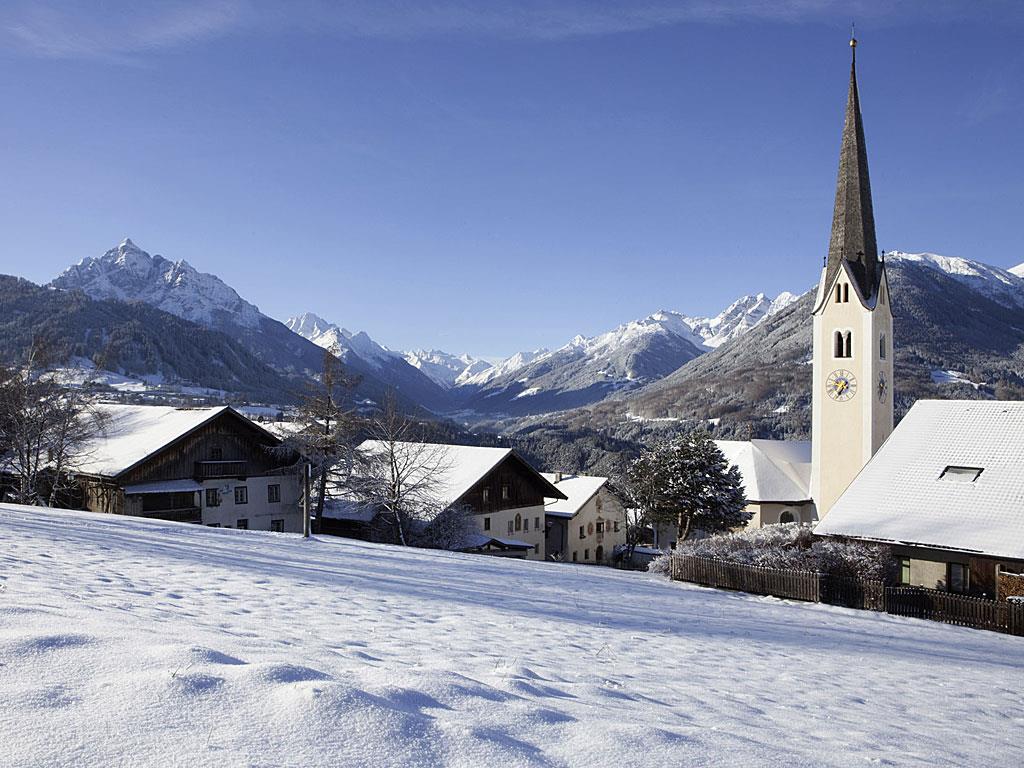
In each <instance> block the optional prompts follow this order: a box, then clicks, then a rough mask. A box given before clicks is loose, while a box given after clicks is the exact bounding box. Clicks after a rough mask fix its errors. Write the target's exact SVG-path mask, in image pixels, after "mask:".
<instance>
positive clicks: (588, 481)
mask: <svg viewBox="0 0 1024 768" xmlns="http://www.w3.org/2000/svg"><path fill="white" fill-rule="evenodd" d="M541 474H542V475H543V476H544V478H545V479H546V480H547V481H548V482H550V483H552V484H553V485H554V486H555V487H556V488H558V490H560V491H561V492H562V493H564V494H565V495H566V496H568V497H569V498H568V499H544V514H547V515H552V514H553V515H558V516H564V517H572V516H573V515H575V514H576V513H577V512H579V511H580V509H582V508H583V505H584V504H586V503H587V502H588V501H590V499H591V498H592V497H593V496H594V494H595V493H597V492H598V491H599V490H601V488H602V487H603V486H604V484H605V483H607V482H608V478H607V477H591V476H588V475H562V479H561V480H556V478H557V477H558V475H556V474H555V473H553V472H542V473H541Z"/></svg>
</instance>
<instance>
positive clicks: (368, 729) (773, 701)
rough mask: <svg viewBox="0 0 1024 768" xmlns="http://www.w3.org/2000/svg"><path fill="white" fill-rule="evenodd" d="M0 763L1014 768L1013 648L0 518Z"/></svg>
mask: <svg viewBox="0 0 1024 768" xmlns="http://www.w3.org/2000/svg"><path fill="white" fill-rule="evenodd" d="M0 584H2V585H3V587H4V589H3V590H0V733H2V734H3V739H2V740H0V766H3V768H21V767H22V766H32V767H33V768H35V767H36V766H69V765H73V766H85V767H86V768H89V767H91V766H103V767H104V768H106V767H107V766H160V768H164V767H165V766H188V767H189V768H194V767H195V766H218V767H220V766H261V767H262V766H381V767H382V768H383V767H384V766H387V767H389V768H390V767H392V766H424V767H426V766H452V767H454V768H462V767H463V766H465V768H477V767H478V766H483V765H495V764H496V765H501V766H502V768H518V767H519V766H543V767H551V768H561V767H562V766H603V765H616V766H645V767H646V766H666V767H671V768H680V766H720V765H729V766H770V767H776V766H777V767H779V768H781V767H782V766H785V767H786V768H790V767H792V766H861V765H865V764H886V765H898V766H935V765H971V766H975V765H1000V764H1003V765H1016V764H1019V758H1020V738H1019V734H1020V732H1021V728H1022V727H1024V694H1022V691H1024V653H1022V650H1024V645H1022V642H1024V641H1021V640H1020V639H1019V638H1015V637H1009V636H1006V635H1000V634H996V633H984V632H974V631H972V630H967V629H963V628H959V627H950V626H945V625H942V624H936V623H929V622H922V621H917V620H914V619H906V618H902V617H894V616H889V615H886V614H884V613H875V612H869V611H851V610H847V609H841V608H834V607H831V606H827V605H821V604H814V603H806V602H792V603H791V602H786V601H781V600H777V599H775V598H767V597H754V596H750V595H745V594H742V593H739V592H722V591H715V590H707V589H702V588H698V587H694V586H691V585H689V584H685V583H681V582H672V581H669V580H667V579H663V578H658V577H654V576H650V575H646V574H639V573H631V572H621V571H616V570H613V569H610V568H597V567H586V566H573V565H570V564H560V563H540V562H522V561H510V560H505V559H501V558H487V557H479V556H472V555H462V554H453V553H443V552H429V551H423V550H409V549H401V548H396V547H387V546H380V545H373V544H366V543H363V542H357V541H346V540H342V539H330V538H326V537H325V538H313V539H310V540H303V539H301V538H300V537H298V536H297V535H291V534H272V533H269V532H267V533H262V532H257V531H238V530H230V529H209V528H203V527H199V526H189V525H185V524H176V523H167V522H161V521H151V520H143V519H138V518H127V517H114V516H103V515H92V514H88V513H75V512H65V511H56V510H54V511H51V510H41V509H33V508H24V507H21V508H19V507H10V506H0Z"/></svg>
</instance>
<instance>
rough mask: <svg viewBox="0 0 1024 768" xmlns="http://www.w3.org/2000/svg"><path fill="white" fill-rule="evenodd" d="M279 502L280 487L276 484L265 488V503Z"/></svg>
mask: <svg viewBox="0 0 1024 768" xmlns="http://www.w3.org/2000/svg"><path fill="white" fill-rule="evenodd" d="M280 501H281V486H280V485H278V484H277V483H274V484H273V485H268V486H267V503H268V504H277V503H278V502H280Z"/></svg>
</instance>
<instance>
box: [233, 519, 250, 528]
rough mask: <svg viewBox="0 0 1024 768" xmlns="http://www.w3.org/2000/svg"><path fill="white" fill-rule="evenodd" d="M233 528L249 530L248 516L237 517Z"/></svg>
mask: <svg viewBox="0 0 1024 768" xmlns="http://www.w3.org/2000/svg"><path fill="white" fill-rule="evenodd" d="M235 528H238V529H240V530H243V531H247V530H249V518H247V517H240V518H238V520H237V522H236V523H235Z"/></svg>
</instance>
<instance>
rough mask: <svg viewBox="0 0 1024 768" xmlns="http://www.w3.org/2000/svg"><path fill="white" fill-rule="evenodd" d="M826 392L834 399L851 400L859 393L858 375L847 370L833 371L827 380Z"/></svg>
mask: <svg viewBox="0 0 1024 768" xmlns="http://www.w3.org/2000/svg"><path fill="white" fill-rule="evenodd" d="M825 392H827V393H828V396H829V397H831V398H832V399H833V400H838V401H840V402H845V401H847V400H850V399H852V398H853V396H854V395H856V394H857V377H856V376H854V375H853V374H852V373H850V372H849V371H846V370H838V371H832V373H830V374H829V375H828V378H827V379H826V380H825Z"/></svg>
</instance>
